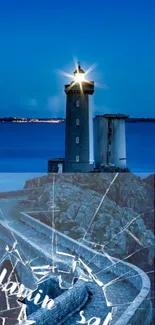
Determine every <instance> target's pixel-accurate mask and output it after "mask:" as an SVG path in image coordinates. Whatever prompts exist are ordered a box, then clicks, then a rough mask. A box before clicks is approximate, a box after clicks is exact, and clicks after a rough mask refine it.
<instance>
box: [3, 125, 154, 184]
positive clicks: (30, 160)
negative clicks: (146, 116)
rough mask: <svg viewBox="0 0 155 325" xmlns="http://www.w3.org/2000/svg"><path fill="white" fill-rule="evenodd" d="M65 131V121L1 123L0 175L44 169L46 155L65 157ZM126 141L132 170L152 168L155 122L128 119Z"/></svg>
mask: <svg viewBox="0 0 155 325" xmlns="http://www.w3.org/2000/svg"><path fill="white" fill-rule="evenodd" d="M64 134H65V124H64V123H0V173H1V179H2V173H11V174H12V177H13V179H14V180H15V175H14V174H15V173H26V174H27V176H29V175H33V174H34V173H37V174H40V173H41V174H42V173H46V172H47V161H48V159H50V158H52V157H64V146H65V143H64ZM126 143H127V165H128V167H129V168H130V169H131V170H132V172H134V173H140V174H145V173H147V174H149V173H153V172H155V123H150V122H148V123H146V122H145V123H139V122H138V123H127V124H126ZM31 173H32V174H31ZM11 174H10V176H9V177H11ZM13 175H14V176H13ZM6 179H7V177H6V174H5V180H6ZM16 179H17V177H16ZM0 183H1V181H0ZM2 183H3V186H4V174H3V182H2ZM6 183H7V182H6ZM14 184H15V181H14ZM17 187H18V186H17Z"/></svg>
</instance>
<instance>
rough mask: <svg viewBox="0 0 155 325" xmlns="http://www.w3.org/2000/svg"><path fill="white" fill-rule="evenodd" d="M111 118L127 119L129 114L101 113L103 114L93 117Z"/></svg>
mask: <svg viewBox="0 0 155 325" xmlns="http://www.w3.org/2000/svg"><path fill="white" fill-rule="evenodd" d="M101 117H102V118H111V119H127V118H129V115H126V114H103V115H96V116H95V118H101Z"/></svg>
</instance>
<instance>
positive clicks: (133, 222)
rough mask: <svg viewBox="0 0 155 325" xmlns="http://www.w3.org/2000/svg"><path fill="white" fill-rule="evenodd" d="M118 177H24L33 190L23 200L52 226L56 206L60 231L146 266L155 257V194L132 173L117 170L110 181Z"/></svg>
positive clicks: (87, 175)
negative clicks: (25, 199) (154, 197)
mask: <svg viewBox="0 0 155 325" xmlns="http://www.w3.org/2000/svg"><path fill="white" fill-rule="evenodd" d="M114 176H115V175H114V174H111V173H109V174H107V173H106V174H105V173H104V174H102V173H100V174H98V173H97V174H72V175H71V174H61V175H60V174H55V175H54V174H49V175H47V176H43V177H41V178H36V179H33V180H29V181H27V182H26V184H25V188H26V189H27V188H34V191H33V192H32V193H31V194H30V195H29V197H28V200H27V201H24V202H23V201H22V202H21V203H20V204H22V205H23V206H24V207H25V208H26V209H27V211H28V209H31V210H35V209H36V210H37V211H38V210H40V213H39V214H38V212H37V213H36V215H35V213H33V216H34V217H36V218H40V220H41V221H43V222H45V223H47V224H48V225H51V226H52V223H53V219H52V209H53V206H54V209H55V217H54V218H55V219H54V223H55V227H56V229H57V230H59V231H62V232H63V233H65V234H67V235H69V236H71V237H72V238H74V239H77V240H79V241H80V240H82V241H83V242H84V243H85V244H87V245H89V246H90V247H93V248H94V247H95V249H97V250H101V251H106V252H107V253H108V254H110V255H112V256H115V257H118V258H121V259H127V261H131V262H134V263H137V262H138V266H140V267H142V268H143V269H145V268H146V267H147V266H148V265H152V263H153V259H154V250H153V244H154V234H153V221H154V219H153V218H154V213H153V208H154V207H153V194H154V193H153V190H152V187H151V185H150V184H148V183H147V182H145V181H143V180H142V179H141V178H140V177H138V176H135V175H133V174H131V173H129V174H127V173H124V174H122V173H121V174H118V175H117V177H116V180H115V182H114V183H113V184H112V185H111V183H112V181H113V178H114ZM106 192H107V193H106ZM105 193H106V195H105ZM104 195H105V198H104ZM102 200H103V202H102V204H101V201H102ZM44 211H46V213H44ZM129 255H131V257H129V258H127V257H128V256H129Z"/></svg>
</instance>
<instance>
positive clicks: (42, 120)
mask: <svg viewBox="0 0 155 325" xmlns="http://www.w3.org/2000/svg"><path fill="white" fill-rule="evenodd" d="M0 122H1V123H4V122H14V123H39V122H40V123H61V122H64V119H63V118H61V117H57V118H39V117H34V118H33V117H0Z"/></svg>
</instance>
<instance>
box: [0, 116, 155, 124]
mask: <svg viewBox="0 0 155 325" xmlns="http://www.w3.org/2000/svg"><path fill="white" fill-rule="evenodd" d="M64 121H65V118H62V117H55V118H54V117H53V118H43V117H40V118H39V117H0V123H4V122H14V123H62V122H64ZM126 122H127V123H136V122H155V118H153V117H129V118H127V119H126Z"/></svg>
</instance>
